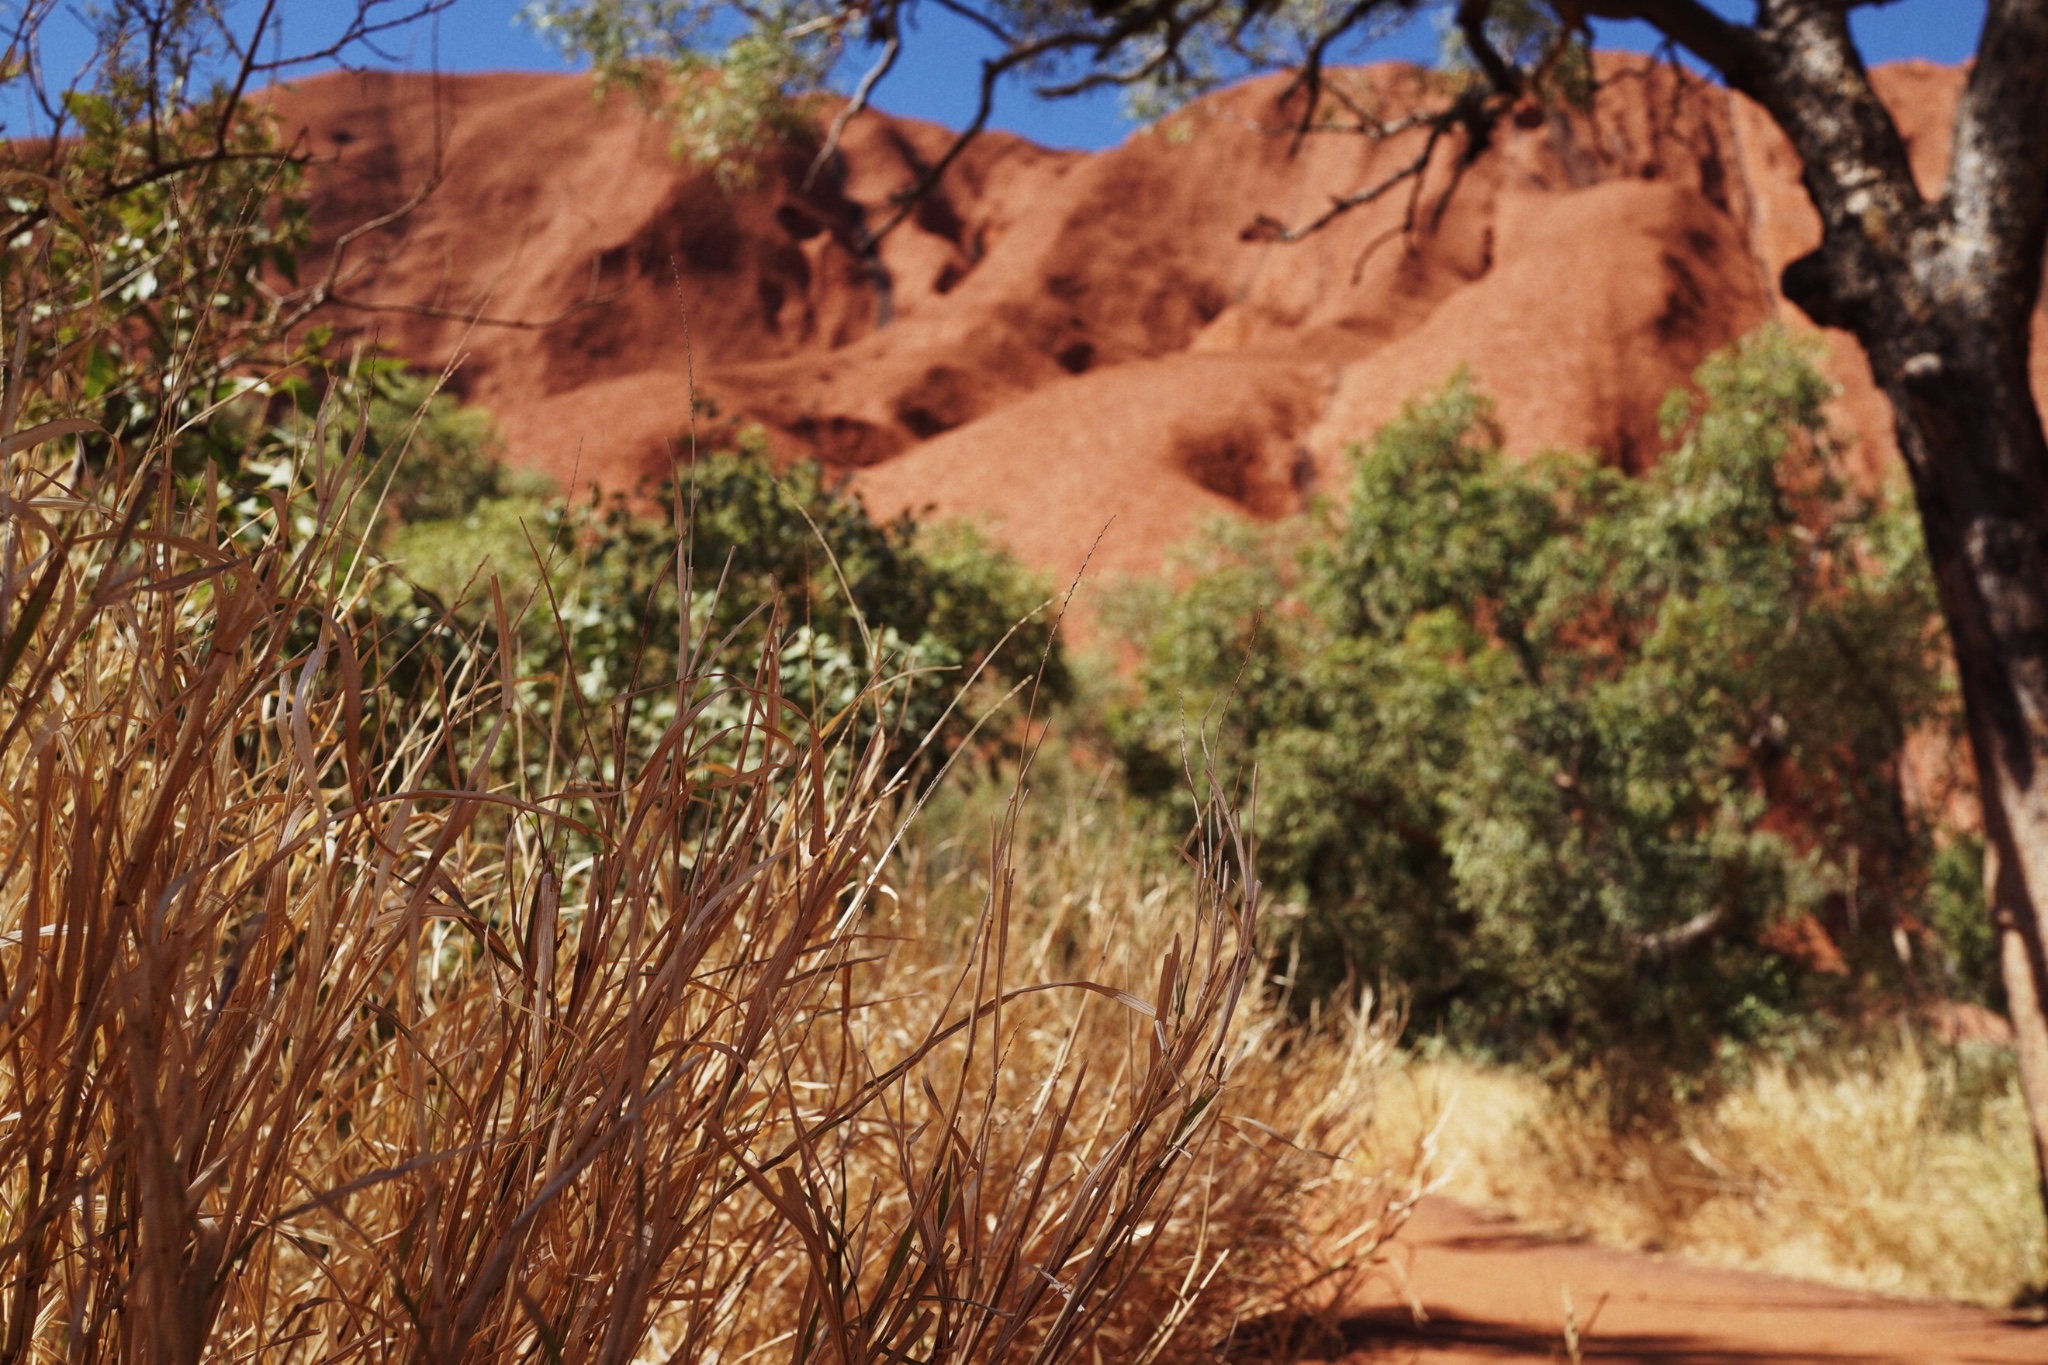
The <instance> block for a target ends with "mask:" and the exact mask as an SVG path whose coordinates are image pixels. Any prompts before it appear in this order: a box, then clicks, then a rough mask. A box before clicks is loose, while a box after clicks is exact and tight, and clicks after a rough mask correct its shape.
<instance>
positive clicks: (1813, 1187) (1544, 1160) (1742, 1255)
mask: <svg viewBox="0 0 2048 1365" xmlns="http://www.w3.org/2000/svg"><path fill="white" fill-rule="evenodd" d="M1379 1093H1380V1095H1381V1104H1380V1107H1379V1119H1378V1133H1379V1136H1380V1138H1381V1139H1382V1140H1383V1141H1386V1142H1388V1143H1394V1144H1398V1143H1400V1142H1403V1141H1406V1140H1413V1138H1414V1136H1415V1135H1417V1134H1420V1133H1422V1132H1425V1131H1427V1129H1428V1127H1429V1126H1430V1125H1432V1124H1435V1123H1438V1122H1441V1124H1442V1127H1441V1131H1440V1133H1439V1138H1438V1141H1439V1145H1440V1150H1441V1152H1442V1154H1443V1160H1444V1163H1445V1165H1444V1188H1445V1190H1446V1191H1447V1192H1448V1193H1450V1194H1452V1195H1455V1196H1457V1197H1459V1198H1462V1199H1465V1200H1467V1201H1468V1202H1471V1203H1473V1204H1476V1205H1480V1206H1486V1207H1492V1208H1495V1209H1498V1210H1500V1211H1502V1212H1506V1213H1511V1214H1513V1215H1514V1216H1516V1217H1518V1218H1521V1219H1524V1220H1527V1221H1528V1222H1530V1223H1531V1224H1533V1225H1535V1226H1537V1227H1541V1228H1545V1229H1548V1230H1551V1231H1555V1232H1559V1233H1565V1234H1571V1235H1584V1236H1590V1237H1593V1238H1596V1239H1598V1240H1600V1241H1604V1242H1608V1243H1611V1244H1616V1245H1622V1246H1632V1247H1644V1248H1655V1249H1660V1250H1669V1251H1674V1252H1678V1253H1681V1254H1683V1255H1685V1256H1688V1257H1691V1258H1694V1259H1698V1260H1703V1261H1709V1262H1714V1263H1718V1264H1724V1265H1735V1266H1746V1267H1750V1268H1753V1269H1761V1270H1769V1271H1774V1272H1777V1273H1779V1274H1785V1275H1792V1276H1798V1277H1801V1278H1807V1279H1815V1280H1823V1281H1827V1282H1830V1283H1834V1284H1839V1285H1844V1286H1848V1287H1851V1288H1858V1289H1872V1290H1877V1291H1880V1292H1884V1293H1893V1294H1908V1295H1925V1296H1935V1297H1940V1298H1947V1299H1954V1300H1959V1301H1962V1302H1972V1303H1982V1304H1990V1305H2004V1304H2009V1303H2011V1302H2013V1301H2014V1299H2015V1298H2016V1297H2019V1296H2021V1295H2023V1294H2025V1293H2027V1292H2028V1291H2030V1290H2031V1289H2033V1288H2034V1287H2035V1286H2038V1285H2039V1284H2041V1283H2042V1281H2043V1279H2044V1278H2048V1227H2044V1225H2043V1222H2042V1218H2041V1205H2040V1199H2039V1195H2038V1193H2037V1191H2036V1187H2035V1176H2034V1164H2033V1155H2032V1151H2031V1142H2032V1138H2031V1137H2030V1135H2029V1130H2028V1127H2027V1119H2026V1113H2025V1108H2024V1105H2023V1103H2022V1100H2021V1097H2020V1093H2019V1080H2018V1075H2017V1070H2016V1068H2015V1066H2014V1064H2013V1059H2012V1057H2011V1055H2010V1054H2009V1053H2004V1052H2000V1051H1998V1050H1996V1049H1995V1048H1993V1047H1992V1046H1991V1045H1989V1044H1985V1043H1966V1044H1963V1045H1962V1046H1960V1047H1958V1048H1947V1047H1942V1046H1939V1045H1937V1044H1934V1043H1931V1042H1926V1041H1923V1040H1920V1039H1918V1038H1916V1037H1914V1036H1913V1035H1912V1034H1910V1033H1904V1034H1898V1035H1895V1036H1888V1037H1883V1038H1879V1039H1877V1040H1876V1041H1874V1042H1870V1043H1867V1044H1865V1045H1863V1046H1860V1047H1845V1048H1841V1049H1839V1050H1836V1051H1831V1052H1824V1053H1821V1054H1819V1055H1816V1056H1810V1057H1807V1058H1805V1059H1803V1060H1800V1061H1794V1062H1784V1061H1775V1060H1773V1061H1764V1062H1761V1063H1759V1064H1758V1065H1757V1066H1756V1067H1755V1069H1754V1070H1753V1071H1752V1073H1751V1074H1750V1076H1749V1077H1748V1079H1747V1080H1746V1081H1744V1082H1743V1083H1741V1084H1738V1085H1735V1086H1733V1087H1731V1088H1730V1089H1729V1090H1727V1092H1726V1093H1724V1094H1722V1095H1720V1096H1719V1097H1718V1098H1715V1099H1713V1100H1711V1101H1706V1102H1700V1103H1695V1104H1690V1105H1680V1106H1679V1107H1678V1108H1677V1110H1676V1111H1675V1112H1674V1114H1673V1115H1672V1116H1671V1119H1670V1122H1669V1124H1668V1125H1660V1126H1657V1127H1651V1128H1645V1129H1643V1130H1641V1131H1637V1132H1633V1133H1617V1132H1616V1131H1615V1130H1614V1129H1613V1128H1612V1127H1610V1126H1609V1125H1608V1123H1607V1122H1606V1121H1605V1119H1604V1117H1603V1116H1601V1115H1599V1114H1597V1113H1595V1112H1590V1111H1588V1110H1587V1109H1586V1108H1584V1107H1583V1106H1576V1105H1572V1104H1569V1103H1565V1102H1561V1101H1560V1100H1559V1099H1558V1097H1557V1094H1556V1092H1555V1091H1554V1090H1552V1089H1551V1088H1549V1087H1548V1086H1546V1085H1545V1083H1544V1082H1542V1081H1541V1080H1539V1079H1537V1078H1536V1077H1535V1076H1533V1075H1531V1074H1529V1073H1527V1072H1524V1071H1519V1070H1514V1069H1510V1068H1504V1067H1497V1066H1491V1065H1485V1064H1481V1063H1476V1062H1472V1061H1466V1060H1460V1059H1457V1058H1455V1057H1448V1056H1446V1057H1440V1058H1436V1059H1430V1060H1425V1059H1423V1058H1422V1057H1419V1056H1411V1057H1409V1058H1407V1059H1406V1060H1405V1061H1404V1062H1403V1064H1402V1066H1401V1068H1400V1069H1399V1071H1398V1072H1397V1073H1396V1074H1395V1075H1393V1076H1392V1077H1390V1078H1389V1079H1387V1080H1386V1081H1385V1082H1384V1083H1383V1084H1382V1086H1381V1088H1380V1092H1379ZM1446 1106H1448V1113H1447V1114H1445V1112H1444V1111H1445V1107H1446ZM1440 1116H1441V1117H1440Z"/></svg>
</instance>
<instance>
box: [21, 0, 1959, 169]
mask: <svg viewBox="0 0 2048 1365" xmlns="http://www.w3.org/2000/svg"><path fill="white" fill-rule="evenodd" d="M13 3H18V0H13ZM1709 3H1711V4H1713V5H1714V7H1715V8H1717V9H1719V10H1721V11H1723V12H1724V13H1727V14H1730V15H1732V16H1737V17H1747V15H1748V14H1749V13H1750V6H1749V5H1748V4H1746V3H1743V0H1709ZM333 4H334V0H286V2H285V5H284V7H283V9H284V14H285V16H286V22H287V25H288V32H291V31H306V30H317V29H318V27H319V25H320V22H321V19H322V18H323V17H325V15H327V14H331V13H333V12H334V11H333ZM523 5H524V0H455V3H454V5H453V6H452V7H451V8H450V9H449V10H448V11H447V12H446V13H444V14H443V15H442V16H441V17H440V19H439V21H438V22H437V23H436V24H435V25H433V26H431V27H427V26H422V27H420V28H418V29H415V30H413V31H410V32H407V33H405V34H402V35H399V36H398V37H396V38H395V39H393V40H392V41H391V43H390V44H389V47H390V48H391V51H392V55H393V56H394V57H395V58H397V59H398V64H399V65H401V66H408V67H412V68H414V69H419V70H426V69H429V68H432V67H434V66H435V65H437V64H438V66H439V67H440V69H441V70H444V71H504V70H516V71H556V70H566V69H568V68H567V67H566V66H565V65H564V63H563V62H562V61H561V59H560V58H559V57H558V56H557V55H556V54H555V53H554V52H553V51H552V50H551V49H550V48H549V47H548V46H547V45H546V44H545V43H543V42H542V41H541V40H540V38H539V37H538V36H537V35H536V34H534V32H533V31H532V30H531V29H529V28H527V27H525V26H524V25H523V24H521V23H519V22H518V15H519V11H520V9H521V8H522V7H523ZM8 7H9V8H12V7H13V4H12V3H10V4H9V6H8ZM1983 17H1984V0H1898V3H1894V4H1888V5H1881V6H1879V7H1877V8H1866V9H1859V10H1857V11H1856V13H1855V15H1854V16H1853V19H1852V22H1853V23H1854V25H1855V29H1856V36H1857V38H1858V40H1859V42H1860V43H1861V45H1862V48H1863V52H1864V55H1865V57H1866V59H1867V60H1869V61H1871V62H1884V61H1895V60H1897V59H1899V58H1903V57H1925V58H1928V59H1930V60H1932V61H1938V62H1959V61H1961V60H1963V59H1964V58H1965V57H1967V56H1969V54H1970V52H1971V51H1972V50H1973V49H1974V48H1975V46H1976V39H1977V33H1978V29H1979V27H1980V26H1981V25H1982V23H1983ZM1599 30H1600V31H1599V35H1598V36H1599V38H1600V40H1601V42H1602V43H1604V44H1605V45H1606V46H1609V47H1615V48H1623V49H1628V50H1634V51H1649V50H1650V49H1651V48H1653V47H1654V46H1655V42H1656V40H1655V37H1654V35H1653V34H1652V33H1651V31H1650V30H1649V29H1648V28H1647V27H1646V26H1644V25H1636V24H1603V25H1600V26H1599ZM912 36H913V38H914V39H915V41H912V42H909V43H906V44H905V50H904V55H903V59H902V60H901V61H900V62H899V63H898V65H897V69H896V71H895V72H894V73H893V74H892V75H891V76H890V78H889V80H888V81H887V82H886V83H885V84H884V85H883V87H882V90H881V92H880V93H879V94H878V96H877V98H876V101H875V102H876V104H877V105H879V106H880V107H881V108H884V109H887V110H889V111H890V112H892V113H898V114H908V115H912V116H915V117H918V118H928V119H932V120H934V121H936V122H939V123H945V124H949V125H953V126H958V125H959V124H961V123H964V122H965V121H966V120H967V119H968V118H969V117H970V116H971V115H972V113H973V109H974V96H975V89H976V82H977V79H978V74H979V73H978V63H979V59H980V57H981V56H982V55H984V53H985V51H986V47H985V39H984V38H983V35H982V34H980V32H979V31H978V30H976V29H974V28H973V27H972V26H970V25H968V24H967V23H966V22H965V21H963V20H960V19H957V18H955V17H953V16H951V15H949V14H947V13H946V12H945V11H943V10H940V9H938V8H937V7H936V6H925V7H923V8H922V13H921V15H920V17H919V20H918V28H917V29H916V31H915V32H914V33H913V35H912ZM58 43H59V40H58V38H57V36H56V35H54V34H53V35H52V39H51V44H50V49H51V50H50V51H49V53H48V55H49V57H50V58H51V59H52V62H53V65H54V64H55V62H56V61H57V60H59V53H58V52H57V50H56V49H57V46H58ZM1437 43H1438V39H1437V34H1436V31H1435V29H1434V27H1433V26H1432V25H1431V24H1429V23H1427V22H1424V23H1418V24H1414V25H1411V26H1410V27H1409V28H1408V29H1407V30H1406V31H1404V32H1401V33H1398V34H1395V35H1393V36H1392V37H1390V38H1388V39H1386V40H1383V41H1382V42H1380V43H1378V44H1377V45H1375V46H1374V47H1372V48H1371V49H1370V50H1368V51H1367V52H1365V53H1363V54H1357V55H1362V56H1363V57H1365V58H1366V59H1382V58H1407V59H1411V60H1418V61H1428V60H1431V59H1433V57H1434V56H1435V54H1436V51H1437ZM4 112H11V111H4ZM8 121H9V122H10V123H12V122H14V120H13V119H11V118H10V119H9V120H8ZM994 125H995V126H996V127H998V128H1003V129H1007V130H1009V131H1011V132H1016V133H1021V134H1023V135H1024V136H1026V137H1029V138H1032V139H1034V140H1035V141H1038V142H1043V143H1047V144H1050V145H1053V146H1062V147H1083V148H1091V149H1092V148H1100V147H1106V146H1110V145H1112V144H1114V143H1116V142H1119V141H1121V140H1122V139H1123V137H1124V136H1125V135H1126V134H1127V133H1129V132H1130V130H1131V125H1130V124H1129V123H1128V122H1127V121H1126V120H1125V119H1124V118H1123V116H1122V112H1121V109H1120V107H1119V104H1118V100H1117V97H1116V96H1115V95H1114V94H1109V93H1103V94H1100V95H1097V96H1094V97H1083V98H1079V99H1072V100H1064V101H1060V102H1057V103H1048V102H1045V101H1040V100H1037V99H1034V98H1033V97H1032V96H1031V94H1030V92H1029V91H1028V90H1026V89H1024V88H1023V87H1022V86H1021V85H1018V86H1012V87H1010V88H1009V89H1007V90H1005V91H1003V92H1002V95H1001V96H1000V97H999V100H998V103H997V106H996V116H995V119H994ZM17 126H18V125H17Z"/></svg>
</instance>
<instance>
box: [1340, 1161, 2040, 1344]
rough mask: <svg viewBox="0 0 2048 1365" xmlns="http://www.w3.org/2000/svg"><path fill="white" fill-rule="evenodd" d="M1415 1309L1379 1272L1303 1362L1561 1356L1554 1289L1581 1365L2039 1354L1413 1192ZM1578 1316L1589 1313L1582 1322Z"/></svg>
mask: <svg viewBox="0 0 2048 1365" xmlns="http://www.w3.org/2000/svg"><path fill="white" fill-rule="evenodd" d="M1389 1250H1390V1252H1391V1256H1392V1259H1393V1261H1394V1263H1395V1264H1396V1265H1398V1266H1401V1267H1403V1268H1404V1269H1405V1274H1406V1278H1407V1281H1408V1286H1409V1288H1410V1289H1411V1290H1412V1291H1413V1293H1414V1294H1415V1296H1416V1298H1417V1299H1419V1300H1420V1302H1421V1303H1422V1305H1423V1307H1424V1309H1425V1310H1426V1313H1427V1318H1426V1320H1425V1321H1422V1322H1417V1321H1416V1320H1415V1317H1414V1315H1413V1313H1412V1312H1411V1311H1410V1309H1409V1308H1408V1307H1407V1306H1406V1303H1405V1302H1404V1301H1403V1300H1402V1299H1401V1298H1400V1295H1399V1294H1398V1293H1397V1292H1396V1291H1395V1290H1394V1288H1393V1287H1392V1285H1391V1284H1388V1285H1383V1286H1378V1287H1376V1288H1373V1289H1369V1290H1367V1291H1366V1292H1365V1293H1363V1294H1361V1295H1360V1297H1359V1300H1358V1302H1357V1303H1356V1304H1355V1305H1354V1306H1353V1308H1352V1309H1351V1310H1350V1311H1349V1313H1348V1314H1347V1315H1346V1316H1345V1317H1344V1318H1343V1319H1342V1320H1341V1322H1340V1323H1339V1332H1340V1333H1341V1340H1337V1341H1326V1342H1323V1343H1321V1348H1320V1350H1317V1349H1315V1348H1313V1347H1312V1348H1311V1352H1310V1355H1309V1356H1308V1358H1309V1359H1317V1358H1320V1359H1326V1360H1334V1359H1341V1360H1344V1361H1347V1362H1363V1361H1368V1360H1371V1361H1379V1360H1395V1361H1404V1362H1416V1363H1417V1365H1491V1363H1492V1362H1501V1361H1516V1360H1544V1361H1563V1360H1565V1359H1566V1353H1565V1345H1564V1323H1565V1315H1564V1296H1565V1294H1566V1293H1567V1292H1569V1294H1570V1295H1571V1302H1572V1305H1573V1309H1574V1313H1575V1316H1576V1319H1577V1322H1578V1325H1579V1328H1580V1350H1581V1353H1582V1356H1583V1358H1584V1359H1586V1360H1591V1361H1609V1362H1621V1361H1643V1362H1650V1361H1656V1362H1660V1365H1793V1362H1801V1363H1802V1365H1804V1363H1805V1362H1816V1363H1818V1362H1830V1363H1831V1362H1844V1363H1846V1362H1849V1361H1867V1362H1873V1363H1874V1365H1892V1363H1893V1362H1896V1363H1897V1365H1946V1363H1947V1362H1954V1365H1965V1362H1968V1365H1979V1363H1980V1362H1981V1365H1993V1362H2013V1363H2014V1365H2018V1362H2023V1361H2024V1362H2038V1361H2042V1360H2048V1327H2044V1326H2042V1325H2041V1324H2039V1323H2038V1322H2036V1321H2034V1320H2032V1319H2030V1318H2028V1317H2025V1316H2022V1315H2018V1314H2010V1313H1998V1312H1993V1311H1990V1310H1987V1309H1980V1308H1961V1307H1956V1306H1954V1305H1951V1304H1943V1303H1931V1302H1922V1301H1913V1300H1904V1299H1884V1298H1878V1297H1875V1296H1873V1295H1868V1294H1856V1293H1851V1292H1849V1291H1847V1290H1841V1289H1830V1288H1827V1287H1824V1286H1820V1285H1813V1284H1805V1283H1801V1282H1799V1281H1796V1280H1785V1279H1779V1278H1776V1277H1774V1276H1770V1275H1757V1274H1751V1273H1747V1272H1744V1271H1735V1270H1717V1269H1711V1268H1708V1267H1703V1266H1698V1265H1692V1264H1689V1263H1687V1262H1684V1261H1681V1260H1678V1259H1676V1258H1672V1257H1665V1256H1655V1255H1648V1254H1644V1253H1640V1252H1627V1251H1614V1250H1610V1249H1607V1248H1604V1247H1597V1246H1592V1245H1588V1244H1586V1243H1581V1242H1565V1241H1558V1240H1555V1239H1552V1238H1546V1237H1541V1236H1537V1235H1535V1234H1532V1233H1529V1232H1527V1231H1524V1230H1522V1229H1520V1228H1518V1227H1516V1226H1515V1225H1514V1224H1512V1223H1503V1222H1496V1221H1491V1220H1488V1219H1485V1218H1482V1217H1481V1216H1479V1215H1478V1214H1475V1213H1473V1212H1471V1211H1470V1210H1469V1209H1466V1208H1464V1207H1462V1206H1460V1205H1458V1204H1455V1203H1453V1202H1451V1201H1450V1200H1448V1199H1442V1198H1432V1199H1426V1200H1424V1201H1423V1203H1422V1205H1421V1206H1420V1208H1419V1209H1418V1210H1417V1212H1416V1216H1415V1217H1414V1219H1413V1220H1412V1221H1411V1222H1410V1223H1409V1225H1408V1227H1407V1228H1406V1229H1405V1230H1404V1231H1403V1233H1402V1234H1401V1236H1400V1238H1399V1239H1398V1240H1397V1241H1396V1242H1395V1243H1394V1244H1393V1245H1392V1246H1391V1247H1390V1248H1389ZM1589 1324H1590V1325H1589Z"/></svg>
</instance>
